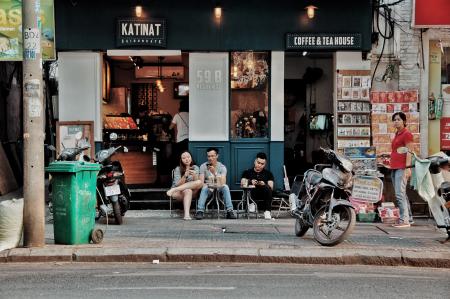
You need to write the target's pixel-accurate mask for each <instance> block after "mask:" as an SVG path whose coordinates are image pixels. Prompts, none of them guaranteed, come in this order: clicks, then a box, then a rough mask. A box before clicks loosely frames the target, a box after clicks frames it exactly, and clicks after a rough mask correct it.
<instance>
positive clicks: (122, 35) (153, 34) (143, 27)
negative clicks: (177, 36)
mask: <svg viewBox="0 0 450 299" xmlns="http://www.w3.org/2000/svg"><path fill="white" fill-rule="evenodd" d="M166 31H167V29H166V20H164V19H151V20H148V19H133V18H127V19H119V20H117V37H116V45H117V46H118V47H126V46H149V47H161V48H165V47H166V39H167V37H166Z"/></svg>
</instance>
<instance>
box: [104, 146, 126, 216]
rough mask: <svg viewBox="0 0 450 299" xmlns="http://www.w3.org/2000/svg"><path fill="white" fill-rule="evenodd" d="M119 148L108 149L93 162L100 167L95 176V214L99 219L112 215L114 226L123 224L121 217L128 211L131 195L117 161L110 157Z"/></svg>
mask: <svg viewBox="0 0 450 299" xmlns="http://www.w3.org/2000/svg"><path fill="white" fill-rule="evenodd" d="M119 148H120V146H119V147H110V148H108V149H104V150H101V151H99V152H98V153H97V154H96V155H95V162H97V163H99V164H100V165H101V169H100V172H99V174H98V176H97V207H98V209H97V214H96V220H98V219H99V218H100V217H107V216H109V215H113V216H114V219H115V220H116V224H122V223H123V216H124V215H125V212H126V211H127V210H128V209H129V206H130V198H131V193H130V191H129V190H128V187H127V185H126V183H125V174H124V171H123V169H122V165H121V164H120V162H119V161H111V157H112V156H113V155H114V153H116V151H117V150H118V149H119Z"/></svg>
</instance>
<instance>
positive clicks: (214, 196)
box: [205, 184, 225, 219]
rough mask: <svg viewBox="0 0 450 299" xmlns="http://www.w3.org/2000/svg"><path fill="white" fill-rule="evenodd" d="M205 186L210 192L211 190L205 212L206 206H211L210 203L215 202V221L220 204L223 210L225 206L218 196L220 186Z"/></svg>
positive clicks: (218, 214) (218, 213)
mask: <svg viewBox="0 0 450 299" xmlns="http://www.w3.org/2000/svg"><path fill="white" fill-rule="evenodd" d="M207 186H208V188H209V189H210V190H212V196H211V199H210V200H209V201H208V202H207V203H206V207H205V210H208V206H209V205H210V204H211V202H215V203H216V206H217V219H219V218H220V217H219V216H220V205H221V204H222V205H223V206H224V210H225V204H224V202H223V201H222V199H221V198H220V196H219V189H220V188H221V187H222V186H221V185H218V184H207Z"/></svg>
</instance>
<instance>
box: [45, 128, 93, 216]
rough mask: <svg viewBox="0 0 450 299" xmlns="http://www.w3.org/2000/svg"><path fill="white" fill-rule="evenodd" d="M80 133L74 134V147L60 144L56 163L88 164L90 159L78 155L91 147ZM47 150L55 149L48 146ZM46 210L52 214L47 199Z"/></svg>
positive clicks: (50, 184)
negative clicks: (60, 149)
mask: <svg viewBox="0 0 450 299" xmlns="http://www.w3.org/2000/svg"><path fill="white" fill-rule="evenodd" d="M81 137H82V132H78V133H77V134H75V140H76V145H75V147H65V146H64V143H62V144H61V145H62V147H63V150H62V151H61V153H59V155H58V156H57V157H56V161H85V162H89V161H90V160H91V159H90V158H89V156H87V155H80V154H82V153H83V152H84V151H85V150H87V149H89V148H90V147H91V145H90V143H89V142H88V141H87V139H86V138H81ZM47 148H48V149H49V150H51V151H56V148H55V147H54V146H53V145H48V146H47ZM48 192H49V193H52V182H51V180H50V182H49V185H48ZM48 209H49V211H50V213H53V204H52V201H51V200H50V198H49V201H48Z"/></svg>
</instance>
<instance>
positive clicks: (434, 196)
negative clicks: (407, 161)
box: [397, 147, 450, 243]
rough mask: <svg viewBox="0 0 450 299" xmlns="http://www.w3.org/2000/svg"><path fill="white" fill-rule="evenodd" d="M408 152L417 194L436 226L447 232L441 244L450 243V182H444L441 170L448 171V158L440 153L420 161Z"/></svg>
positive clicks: (401, 151) (403, 150)
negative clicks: (412, 162) (426, 206)
mask: <svg viewBox="0 0 450 299" xmlns="http://www.w3.org/2000/svg"><path fill="white" fill-rule="evenodd" d="M408 151H409V150H408V148H407V147H399V148H398V149H397V152H398V153H400V154H405V153H407V152H408ZM409 152H410V153H411V154H412V155H413V156H414V165H413V166H411V167H414V168H415V169H414V171H415V175H414V178H415V180H416V181H415V185H416V188H417V192H418V193H419V195H420V197H422V199H423V200H424V201H426V202H427V203H428V207H429V209H430V211H431V214H432V215H433V218H434V220H435V221H436V226H437V227H438V228H443V229H445V230H446V232H447V239H446V240H445V241H443V242H442V243H445V242H448V241H450V182H447V181H445V180H444V176H443V174H442V170H443V169H447V170H448V168H449V167H450V157H449V156H447V155H446V154H444V153H442V154H436V155H433V156H430V157H428V158H426V159H421V158H419V157H417V155H416V154H415V153H414V152H411V151H409Z"/></svg>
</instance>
